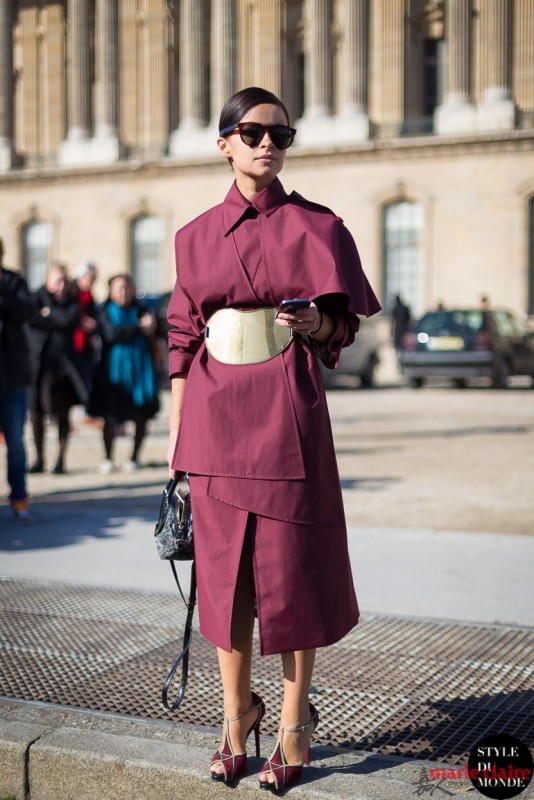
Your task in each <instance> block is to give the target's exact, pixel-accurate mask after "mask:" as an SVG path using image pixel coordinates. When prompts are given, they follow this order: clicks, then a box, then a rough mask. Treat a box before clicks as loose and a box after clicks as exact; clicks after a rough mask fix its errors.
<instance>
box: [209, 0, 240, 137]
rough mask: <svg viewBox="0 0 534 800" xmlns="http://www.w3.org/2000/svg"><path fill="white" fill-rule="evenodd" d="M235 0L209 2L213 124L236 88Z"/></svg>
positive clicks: (216, 122) (213, 124)
mask: <svg viewBox="0 0 534 800" xmlns="http://www.w3.org/2000/svg"><path fill="white" fill-rule="evenodd" d="M236 34H237V9H236V0H212V4H211V64H210V66H211V124H210V127H212V128H217V126H218V124H219V115H220V113H221V109H222V107H223V105H224V104H225V102H226V101H227V100H228V98H229V97H231V95H232V94H234V92H235V91H236V83H237V62H236Z"/></svg>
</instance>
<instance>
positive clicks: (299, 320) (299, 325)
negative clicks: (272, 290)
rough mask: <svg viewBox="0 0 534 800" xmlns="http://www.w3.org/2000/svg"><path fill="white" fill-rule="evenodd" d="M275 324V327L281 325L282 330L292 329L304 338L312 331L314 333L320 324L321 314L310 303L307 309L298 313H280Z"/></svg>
mask: <svg viewBox="0 0 534 800" xmlns="http://www.w3.org/2000/svg"><path fill="white" fill-rule="evenodd" d="M275 322H276V324H277V325H281V326H283V327H284V328H292V329H293V330H294V331H295V333H300V334H302V335H303V336H305V335H306V334H310V333H311V332H312V331H314V332H316V331H317V330H318V328H319V326H320V323H321V312H320V311H319V309H318V308H317V306H316V305H315V303H313V302H312V303H310V305H309V307H308V308H302V309H301V310H300V311H295V312H292V313H289V312H280V314H278V315H277V317H276V320H275Z"/></svg>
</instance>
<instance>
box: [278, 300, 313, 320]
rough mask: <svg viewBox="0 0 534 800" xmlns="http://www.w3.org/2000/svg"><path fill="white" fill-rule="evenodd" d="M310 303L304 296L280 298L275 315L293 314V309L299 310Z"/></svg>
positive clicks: (307, 306)
mask: <svg viewBox="0 0 534 800" xmlns="http://www.w3.org/2000/svg"><path fill="white" fill-rule="evenodd" d="M310 305H311V300H307V299H305V298H302V299H300V298H298V297H293V298H291V299H288V300H282V302H281V303H280V305H279V306H278V311H277V312H276V316H278V314H280V313H281V314H294V313H295V311H300V309H302V308H309V307H310Z"/></svg>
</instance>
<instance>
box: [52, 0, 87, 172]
mask: <svg viewBox="0 0 534 800" xmlns="http://www.w3.org/2000/svg"><path fill="white" fill-rule="evenodd" d="M67 14H68V17H67V26H68V68H67V69H68V74H67V88H68V111H67V116H68V130H67V139H66V141H65V142H63V144H62V146H61V149H60V154H59V155H60V161H61V162H62V163H63V164H80V163H85V162H86V161H88V160H90V148H91V86H90V63H89V2H88V0H68V6H67Z"/></svg>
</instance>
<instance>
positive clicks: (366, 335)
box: [320, 320, 381, 388]
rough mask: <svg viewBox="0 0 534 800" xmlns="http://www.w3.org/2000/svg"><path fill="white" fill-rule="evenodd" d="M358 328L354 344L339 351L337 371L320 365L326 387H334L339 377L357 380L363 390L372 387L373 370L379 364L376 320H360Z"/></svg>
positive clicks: (378, 336) (378, 335)
mask: <svg viewBox="0 0 534 800" xmlns="http://www.w3.org/2000/svg"><path fill="white" fill-rule="evenodd" d="M360 326H361V327H360V330H359V331H358V333H357V334H356V337H355V339H354V343H353V344H351V345H350V347H345V348H343V350H342V351H341V356H340V359H339V365H338V367H337V369H334V370H332V369H327V368H326V367H325V366H324V365H323V364H322V363H320V367H321V373H322V376H323V382H324V385H325V386H326V387H328V388H330V387H331V386H334V385H335V384H336V382H337V378H338V377H339V376H341V375H348V376H351V377H352V376H354V377H355V378H359V380H360V385H361V386H363V387H365V388H369V387H371V386H373V385H374V380H375V370H376V368H377V366H378V364H379V363H380V354H379V350H380V342H381V340H380V334H379V323H378V322H377V321H376V320H361V321H360Z"/></svg>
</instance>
